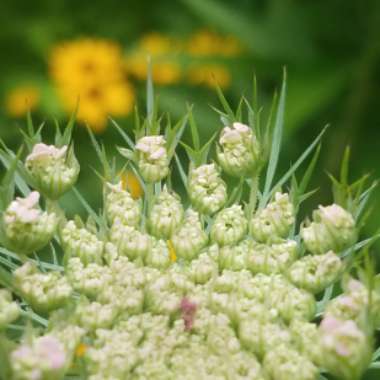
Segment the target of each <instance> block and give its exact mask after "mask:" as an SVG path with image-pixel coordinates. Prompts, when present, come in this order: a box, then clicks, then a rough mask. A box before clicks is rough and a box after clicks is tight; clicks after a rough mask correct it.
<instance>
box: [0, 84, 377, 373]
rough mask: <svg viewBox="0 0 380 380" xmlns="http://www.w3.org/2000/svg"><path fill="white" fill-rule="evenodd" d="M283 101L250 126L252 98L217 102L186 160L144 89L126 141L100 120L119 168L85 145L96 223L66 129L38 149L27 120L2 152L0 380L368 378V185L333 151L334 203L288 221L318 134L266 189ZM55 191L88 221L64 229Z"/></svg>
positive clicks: (185, 148)
mask: <svg viewBox="0 0 380 380" xmlns="http://www.w3.org/2000/svg"><path fill="white" fill-rule="evenodd" d="M285 92H286V81H285V80H284V82H283V85H282V89H281V92H280V96H279V98H278V101H277V100H275V101H274V102H273V107H272V112H271V114H272V113H273V116H274V117H273V118H272V117H271V116H269V118H268V121H267V122H266V123H265V126H263V125H262V122H261V121H260V119H261V110H260V109H259V108H258V107H257V104H256V103H257V102H256V99H254V101H253V102H249V101H248V100H246V99H245V98H243V99H242V100H241V102H240V103H239V105H238V107H237V110H236V111H233V110H232V108H231V107H230V105H229V104H228V103H227V101H226V99H225V98H224V96H223V94H222V92H221V91H220V90H219V89H218V96H219V98H220V100H221V103H222V106H223V110H222V111H218V112H219V114H220V120H221V126H220V131H219V132H218V134H217V135H216V136H214V137H213V138H212V139H211V140H210V141H208V142H207V143H206V144H204V145H202V144H201V142H200V138H199V134H198V130H197V126H196V122H195V119H194V117H193V115H192V112H191V109H189V111H188V113H187V115H186V116H185V117H184V118H183V119H181V120H180V121H179V122H178V123H177V124H176V125H174V126H172V125H171V124H170V121H169V119H168V122H167V124H164V120H165V118H161V117H159V116H158V115H157V109H156V107H155V106H154V105H153V93H152V87H151V84H150V82H149V83H148V94H147V95H148V96H147V97H148V107H147V108H148V114H147V118H146V119H145V120H141V119H140V117H139V116H137V118H136V128H135V139H134V140H133V139H132V138H130V136H129V135H128V134H127V133H126V132H125V131H124V130H123V129H122V128H120V127H119V126H118V125H117V124H116V123H115V122H113V123H114V125H115V127H116V128H117V130H118V131H119V132H120V136H121V141H123V142H125V145H126V146H119V147H118V152H119V153H120V154H121V156H122V159H120V160H119V161H121V160H124V163H122V164H121V167H118V166H117V165H116V163H115V162H116V161H115V160H111V161H110V160H109V159H108V158H107V154H106V150H105V148H104V146H102V145H100V144H99V143H98V142H97V140H96V139H95V137H94V136H93V135H92V134H91V132H90V140H91V141H92V144H93V145H94V148H95V151H96V153H97V156H98V158H99V159H100V162H101V166H102V168H103V170H102V171H101V172H100V173H97V174H98V175H99V177H100V178H101V181H102V185H103V200H104V204H103V208H102V210H101V211H100V212H95V211H94V210H93V209H92V208H91V207H90V205H89V204H88V203H87V201H86V195H85V194H81V193H79V191H78V190H77V189H76V188H75V182H76V180H77V178H78V175H79V163H78V161H77V159H76V158H75V153H74V144H73V141H72V137H71V132H72V129H73V126H74V118H72V119H71V120H70V122H69V124H68V125H67V127H66V129H65V131H64V133H61V132H60V129H59V128H58V127H57V130H56V137H55V141H54V144H51V145H49V144H46V143H44V142H43V141H42V136H41V129H42V128H38V129H37V130H35V128H34V127H33V123H32V121H31V119H30V117H29V118H28V122H27V125H28V128H27V132H24V139H25V144H24V145H25V147H26V149H27V153H26V154H25V153H24V152H23V151H22V150H21V149H20V151H19V152H17V153H14V152H12V151H11V150H9V149H8V148H7V147H6V146H5V145H4V144H2V149H1V152H0V159H1V162H2V164H3V166H4V168H5V169H6V171H5V175H4V178H3V181H2V187H1V192H0V198H1V204H0V207H1V219H0V241H1V247H0V284H1V285H2V287H3V288H2V289H0V339H1V341H0V378H1V379H2V380H9V379H14V380H52V379H58V380H59V379H64V378H66V379H89V380H124V379H136V380H137V379H150V380H153V379H163V380H167V379H189V380H193V379H210V380H211V379H215V380H216V379H229V380H236V379H251V380H290V379H291V380H295V379H297V380H309V379H310V380H312V379H324V378H328V377H330V376H335V377H336V378H339V379H342V380H358V379H360V378H361V376H362V374H363V373H364V371H365V370H366V369H367V368H369V367H371V366H372V367H378V366H379V363H380V362H379V356H380V351H379V349H377V350H376V351H375V349H376V347H375V346H376V343H375V338H374V337H375V332H376V329H378V328H379V327H380V317H379V316H380V279H379V276H376V274H375V271H374V269H373V268H374V266H373V264H371V258H370V254H369V250H368V247H369V245H370V244H371V243H372V242H373V241H374V240H375V239H376V238H377V236H373V237H371V238H368V239H365V240H362V241H359V242H358V236H359V229H360V227H361V226H362V221H363V219H364V217H365V206H366V203H367V202H368V199H369V196H370V193H371V192H372V191H373V189H374V185H370V186H366V185H365V178H363V179H360V180H358V181H356V182H354V183H353V184H349V183H348V180H347V176H348V151H347V153H346V155H345V157H344V159H343V164H342V170H341V175H340V179H339V180H338V179H335V178H332V181H333V193H334V201H335V203H333V204H330V205H325V206H319V207H318V209H317V210H316V211H315V212H314V213H313V216H312V218H311V220H310V221H309V220H307V221H305V222H300V221H299V220H298V219H297V215H298V213H299V209H300V206H301V204H302V202H303V201H304V200H305V199H307V198H308V197H309V196H311V195H312V194H313V191H310V190H308V189H307V188H308V183H309V180H310V177H311V174H312V171H313V169H314V166H315V164H316V160H317V156H318V154H319V150H320V147H319V141H320V139H321V136H322V134H323V133H321V134H320V135H319V136H318V137H317V138H316V139H315V140H314V141H313V142H312V144H311V145H310V146H309V147H308V148H307V149H306V151H305V152H304V153H303V154H302V155H301V157H300V158H299V159H298V160H297V161H296V162H295V164H294V165H292V166H291V167H290V169H289V170H288V171H287V172H286V173H285V174H284V175H282V176H279V175H278V174H276V168H277V163H278V160H279V153H280V144H281V135H282V129H283V120H284V112H285V110H284V107H285ZM255 93H256V91H255ZM254 98H256V96H254ZM184 131H189V132H188V134H189V135H190V136H191V141H192V142H191V143H188V142H187V143H186V144H185V143H184V142H181V136H182V134H183V132H184ZM215 138H216V142H215ZM214 143H215V149H211V148H212V147H213V144H214ZM120 145H122V143H120ZM181 149H182V152H181V153H179V152H180V150H181ZM177 153H178V154H177ZM183 153H186V154H187V156H188V158H189V160H188V162H187V161H186V160H184V159H183V156H184V154H183ZM213 153H215V155H214V156H213V155H212V154H213ZM180 157H182V158H180ZM212 157H215V158H214V159H213V158H212ZM309 158H310V160H308V159H309ZM306 161H309V163H308V164H307V165H306V170H305V172H304V174H303V176H302V178H301V179H300V176H299V174H296V171H297V169H299V167H300V166H301V165H302V164H304V163H305V164H306ZM126 170H129V172H128V176H126V175H125V172H126ZM131 173H132V174H131ZM173 176H178V177H179V178H180V179H181V180H182V185H183V186H182V187H183V188H174V187H173V183H178V181H175V182H174V181H172V178H173ZM297 177H298V180H297ZM131 178H132V179H131ZM275 179H276V180H277V182H276V183H274V180H275ZM231 184H232V185H231ZM183 190H185V191H183ZM70 191H72V192H74V194H75V195H76V197H77V199H78V201H79V202H80V203H81V204H82V206H83V207H84V208H85V209H86V210H87V212H88V214H89V215H88V219H87V220H85V221H83V220H82V219H81V218H80V217H79V216H76V217H75V218H74V219H72V220H68V218H67V216H66V214H65V210H63V209H62V206H61V203H60V197H61V196H62V195H63V194H64V193H65V192H70ZM49 255H51V259H49V257H50V256H49Z"/></svg>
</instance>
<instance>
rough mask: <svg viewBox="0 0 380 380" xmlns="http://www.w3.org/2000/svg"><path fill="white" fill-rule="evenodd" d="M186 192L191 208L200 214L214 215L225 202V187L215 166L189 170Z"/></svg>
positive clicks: (210, 165) (209, 165) (202, 166)
mask: <svg viewBox="0 0 380 380" xmlns="http://www.w3.org/2000/svg"><path fill="white" fill-rule="evenodd" d="M188 192H189V198H190V200H191V204H192V206H193V207H194V208H195V209H196V210H197V211H199V212H200V213H201V214H207V215H209V214H214V213H215V212H217V211H218V210H219V209H220V208H221V207H223V206H224V204H225V203H226V201H227V186H226V184H225V183H224V181H223V180H222V178H221V177H220V172H219V170H218V168H217V166H216V165H215V164H208V165H201V166H199V167H197V168H191V169H190V173H189V178H188Z"/></svg>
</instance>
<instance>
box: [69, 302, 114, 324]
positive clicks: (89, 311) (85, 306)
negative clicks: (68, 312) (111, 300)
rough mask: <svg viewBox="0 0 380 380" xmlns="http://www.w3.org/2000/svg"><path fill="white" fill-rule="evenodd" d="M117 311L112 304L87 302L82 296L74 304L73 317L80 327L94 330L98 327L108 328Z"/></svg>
mask: <svg viewBox="0 0 380 380" xmlns="http://www.w3.org/2000/svg"><path fill="white" fill-rule="evenodd" d="M115 296H116V295H115ZM118 313H119V310H118V308H116V307H115V306H114V305H113V304H101V303H99V302H89V301H88V300H86V299H85V298H83V299H81V300H80V302H79V303H78V304H77V306H76V309H75V318H76V320H77V323H78V324H79V326H80V327H83V328H84V329H86V330H89V331H94V330H96V329H99V328H110V327H111V326H112V324H113V322H114V320H115V319H116V317H117V315H118Z"/></svg>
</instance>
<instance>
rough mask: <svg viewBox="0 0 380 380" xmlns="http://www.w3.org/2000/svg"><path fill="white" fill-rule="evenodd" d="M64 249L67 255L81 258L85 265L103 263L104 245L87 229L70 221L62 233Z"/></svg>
mask: <svg viewBox="0 0 380 380" xmlns="http://www.w3.org/2000/svg"><path fill="white" fill-rule="evenodd" d="M60 238H61V244H62V248H63V250H64V252H65V255H66V257H67V259H68V258H70V257H79V258H80V259H81V261H82V262H83V264H85V265H87V264H89V263H98V264H100V263H101V262H102V256H103V250H104V243H103V242H102V241H100V240H99V239H98V238H97V236H96V235H94V234H92V233H91V232H90V231H88V230H87V229H86V228H81V227H78V226H77V225H76V224H75V222H74V221H72V220H71V221H69V222H67V223H66V225H65V226H64V227H63V228H62V229H61V231H60Z"/></svg>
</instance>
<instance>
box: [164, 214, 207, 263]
mask: <svg viewBox="0 0 380 380" xmlns="http://www.w3.org/2000/svg"><path fill="white" fill-rule="evenodd" d="M171 241H172V244H173V247H174V249H175V253H176V255H177V256H178V257H180V258H182V259H185V260H192V259H194V258H195V257H197V256H198V254H199V252H200V250H201V249H202V248H204V247H205V246H206V244H207V242H208V236H207V234H206V233H205V232H204V230H203V227H202V223H201V221H200V217H199V214H198V213H197V212H196V211H194V210H192V209H188V210H187V211H186V215H185V219H184V221H183V223H182V224H181V226H180V227H179V228H178V229H177V230H176V231H175V232H174V234H173V235H172V237H171Z"/></svg>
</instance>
